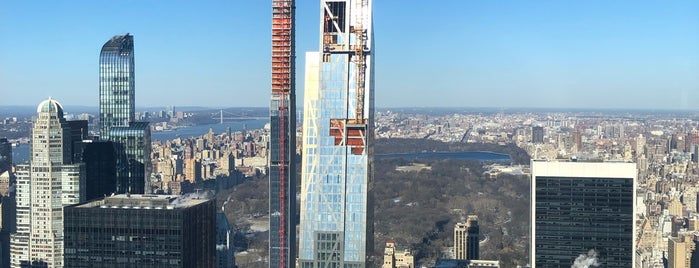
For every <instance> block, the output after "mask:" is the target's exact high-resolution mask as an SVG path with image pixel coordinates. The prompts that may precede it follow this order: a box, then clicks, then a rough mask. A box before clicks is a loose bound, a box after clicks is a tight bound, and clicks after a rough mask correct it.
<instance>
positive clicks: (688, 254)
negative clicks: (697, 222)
mask: <svg viewBox="0 0 699 268" xmlns="http://www.w3.org/2000/svg"><path fill="white" fill-rule="evenodd" d="M693 237H694V236H693V235H680V236H679V237H669V238H668V240H667V267H668V268H691V267H693V266H692V263H691V260H692V253H693V252H694V250H695V249H696V245H695V243H694V240H693V239H692V238H693Z"/></svg>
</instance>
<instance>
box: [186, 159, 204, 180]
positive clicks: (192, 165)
mask: <svg viewBox="0 0 699 268" xmlns="http://www.w3.org/2000/svg"><path fill="white" fill-rule="evenodd" d="M184 178H185V179H186V180H188V181H189V182H191V183H195V182H198V181H200V180H201V179H202V178H201V160H199V159H196V158H187V159H186V160H185V161H184Z"/></svg>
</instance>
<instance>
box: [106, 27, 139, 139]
mask: <svg viewBox="0 0 699 268" xmlns="http://www.w3.org/2000/svg"><path fill="white" fill-rule="evenodd" d="M133 52H134V51H133V36H132V35H130V34H128V33H127V34H125V35H116V36H114V37H112V39H110V40H109V41H107V43H105V44H104V46H102V51H101V52H100V124H101V128H100V135H101V136H102V138H103V139H105V140H110V138H109V135H110V132H109V129H110V128H111V127H114V126H122V127H124V126H128V125H129V122H133V121H135V120H134V119H135V99H136V98H135V95H136V94H135V88H134V82H135V79H134V53H133Z"/></svg>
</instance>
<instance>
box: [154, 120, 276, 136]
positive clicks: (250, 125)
mask: <svg viewBox="0 0 699 268" xmlns="http://www.w3.org/2000/svg"><path fill="white" fill-rule="evenodd" d="M267 123H269V119H255V120H245V121H233V122H223V124H209V125H198V126H191V127H183V128H178V129H173V130H167V131H158V132H155V131H154V132H153V133H151V140H152V141H167V140H174V139H175V138H177V137H180V138H183V139H184V138H191V137H197V136H201V135H204V134H206V133H208V132H209V129H213V130H214V133H216V135H218V134H221V133H224V132H226V129H227V128H229V127H230V128H231V131H233V132H235V131H240V130H243V129H262V128H263V127H264V126H265V124H267Z"/></svg>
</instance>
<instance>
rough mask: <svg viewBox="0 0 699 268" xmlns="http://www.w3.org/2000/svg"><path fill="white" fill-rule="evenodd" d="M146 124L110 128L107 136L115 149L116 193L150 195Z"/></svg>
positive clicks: (147, 125) (148, 136)
mask: <svg viewBox="0 0 699 268" xmlns="http://www.w3.org/2000/svg"><path fill="white" fill-rule="evenodd" d="M150 134H151V133H150V124H149V123H148V122H130V123H129V125H128V126H126V127H112V128H111V130H110V132H109V136H110V137H111V140H112V141H113V142H114V146H115V147H116V150H115V151H116V163H117V170H116V176H117V182H116V183H117V185H116V186H117V189H116V191H117V193H132V194H144V193H150V192H151V191H150V190H151V189H150V171H151V161H150V152H151V139H150Z"/></svg>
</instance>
